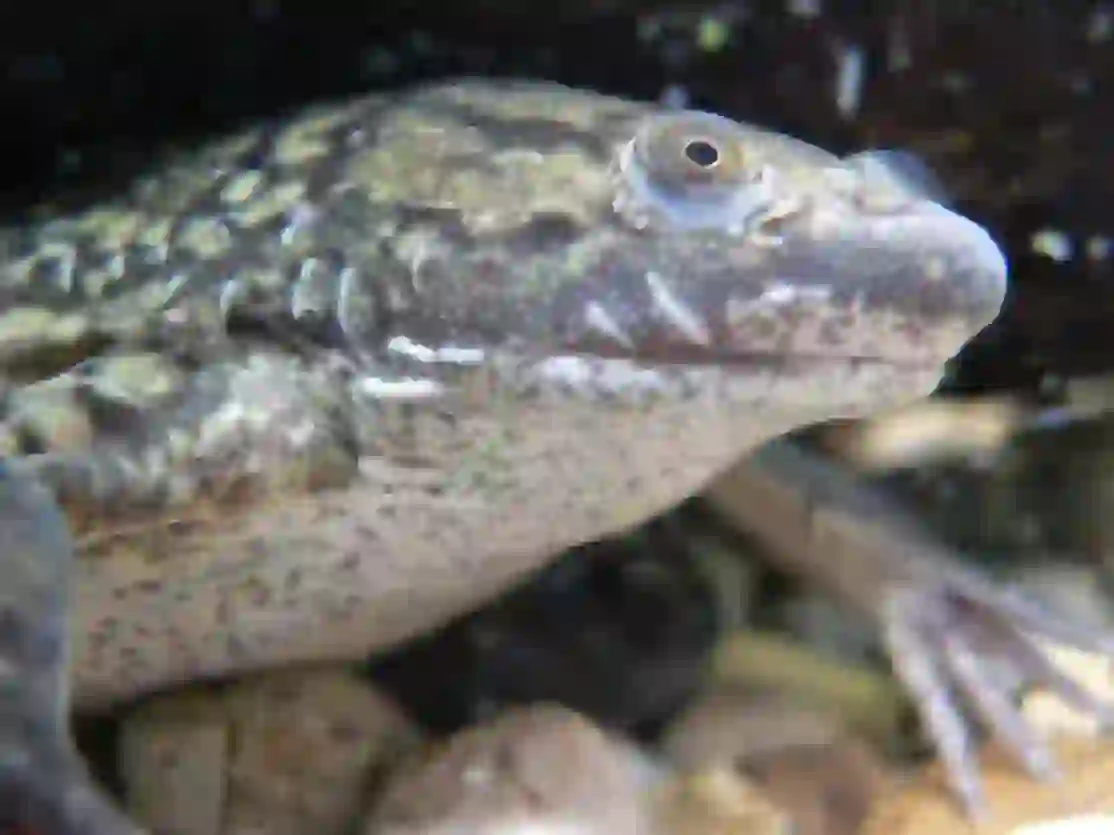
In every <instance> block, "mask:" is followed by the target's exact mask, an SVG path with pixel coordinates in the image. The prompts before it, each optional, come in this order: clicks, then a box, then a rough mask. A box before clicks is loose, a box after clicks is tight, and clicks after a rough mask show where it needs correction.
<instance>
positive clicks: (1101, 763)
mask: <svg viewBox="0 0 1114 835" xmlns="http://www.w3.org/2000/svg"><path fill="white" fill-rule="evenodd" d="M1055 753H1056V757H1057V762H1058V764H1059V765H1060V768H1061V770H1062V771H1063V777H1062V779H1060V780H1058V781H1055V782H1051V783H1047V784H1042V783H1038V782H1035V781H1034V780H1033V779H1032V778H1030V777H1028V776H1027V775H1026V774H1025V773H1024V772H1023V771H1021V770H1020V769H1019V768H1018V767H1017V765H1016V764H1015V763H1014V762H1013V761H1012V760H1010V759H1009V758H1007V757H1006V756H1004V755H1003V754H1002V753H1001V752H1000V751H998V750H996V749H991V750H990V751H988V752H986V753H985V754H984V756H983V758H982V759H983V779H984V789H985V792H986V797H987V801H988V804H989V806H990V811H989V813H988V814H987V815H986V816H985V819H984V820H982V821H980V822H979V824H978V826H977V827H975V826H974V825H973V824H972V822H971V821H970V820H969V819H968V818H967V817H966V816H965V815H964V813H963V811H962V809H961V808H960V807H959V805H958V804H957V803H956V800H955V798H954V796H953V795H952V794H951V793H950V792H948V791H947V790H946V789H945V787H944V784H943V782H942V780H941V779H940V771H939V766H938V765H933V766H931V767H929V768H927V769H926V770H925V771H924V772H923V773H922V774H921V775H919V776H918V777H917V779H915V780H913V781H911V782H910V783H909V784H908V785H907V786H905V787H904V788H902V789H901V790H900V791H897V792H895V793H893V794H891V795H887V796H885V797H883V798H882V799H881V800H880V802H879V803H878V805H877V806H876V808H875V809H874V810H873V811H872V814H871V815H870V818H869V820H868V822H867V824H866V825H865V826H864V827H863V830H862V835H970V833H974V834H975V835H1106V833H1109V832H1114V743H1112V742H1111V741H1110V740H1104V741H1102V742H1098V743H1096V742H1094V741H1084V740H1079V739H1074V740H1069V739H1064V740H1062V741H1061V742H1059V743H1058V744H1056V746H1055ZM1096 824H1099V827H1098V828H1096ZM1103 826H1105V827H1106V828H1103Z"/></svg>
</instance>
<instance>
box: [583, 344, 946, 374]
mask: <svg viewBox="0 0 1114 835" xmlns="http://www.w3.org/2000/svg"><path fill="white" fill-rule="evenodd" d="M582 356H586V357H588V356H591V357H595V358H598V359H601V360H621V361H626V362H629V363H633V364H636V365H640V366H644V367H654V368H661V369H668V368H709V369H711V368H716V369H721V370H725V371H729V372H732V373H738V374H746V373H748V372H753V371H755V370H762V371H767V372H768V371H770V370H772V369H784V370H785V371H787V372H792V371H808V372H810V373H812V372H815V370H816V369H817V368H823V367H831V368H835V367H839V368H848V367H850V368H852V369H855V368H864V369H865V368H870V367H875V368H889V369H893V370H908V371H910V372H916V373H923V372H925V371H929V370H933V369H937V368H940V367H942V366H943V365H944V364H945V363H946V362H948V361H949V360H950V359H951V358H952V356H953V354H946V355H945V354H932V353H931V352H923V353H917V354H912V353H911V354H907V355H905V356H885V355H882V354H867V353H850V352H849V353H839V352H837V351H832V352H827V353H823V352H820V351H801V350H789V351H774V350H739V351H726V352H709V351H706V350H695V349H686V348H683V347H677V346H671V347H670V348H669V350H667V351H653V350H651V351H629V352H626V351H616V350H605V351H592V352H591V353H587V354H582Z"/></svg>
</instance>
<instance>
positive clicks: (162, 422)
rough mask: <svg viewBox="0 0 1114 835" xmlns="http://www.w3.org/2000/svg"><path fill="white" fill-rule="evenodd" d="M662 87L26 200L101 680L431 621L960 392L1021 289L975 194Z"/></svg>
mask: <svg viewBox="0 0 1114 835" xmlns="http://www.w3.org/2000/svg"><path fill="white" fill-rule="evenodd" d="M655 112H656V111H655V108H653V107H651V106H649V105H642V104H636V103H631V102H625V101H621V100H617V99H613V98H607V97H603V96H599V95H595V94H592V93H585V92H577V91H572V90H568V89H566V88H562V87H558V86H554V85H547V84H529V83H496V82H492V81H474V82H470V81H462V82H455V83H451V84H446V85H439V86H435V87H429V88H421V89H418V90H413V91H410V92H407V93H404V94H400V95H397V96H391V97H387V96H383V97H369V98H364V99H360V100H357V101H354V102H350V103H347V104H342V105H331V106H327V107H323V108H318V109H315V110H311V111H309V112H305V113H300V114H294V115H292V116H287V117H283V118H281V119H278V120H276V121H275V122H274V124H272V125H267V126H261V127H259V128H256V129H253V130H249V131H246V132H244V133H243V134H242V135H239V136H236V137H233V138H231V139H229V140H228V141H225V142H222V143H219V144H216V145H213V146H210V147H207V148H204V149H201V150H199V151H196V150H195V151H191V152H189V153H188V154H186V155H184V156H177V157H174V158H171V159H170V160H168V161H166V162H164V163H163V164H161V165H160V166H158V167H156V168H154V169H152V171H151V173H150V175H149V176H147V177H146V178H144V179H141V180H139V181H138V182H136V183H135V184H134V186H133V187H132V188H131V190H130V191H128V192H127V193H125V194H122V195H121V196H120V197H119V198H118V199H117V200H115V201H114V202H110V203H105V204H102V205H98V206H96V207H93V208H90V209H88V210H86V211H84V212H83V213H79V214H71V215H66V216H58V215H57V214H56V213H54V210H52V209H50V208H49V207H47V208H44V209H43V210H42V212H41V214H38V215H36V216H35V217H34V218H32V219H31V220H29V221H27V222H26V223H23V224H22V225H19V226H12V227H8V228H5V229H2V230H0V449H3V450H4V451H6V453H7V455H8V456H9V460H10V462H11V466H12V467H13V468H15V469H16V470H18V472H20V473H26V474H29V475H32V476H33V477H35V478H37V479H38V480H39V481H40V482H41V483H43V484H45V485H46V486H48V487H50V488H51V489H52V490H53V492H54V493H55V494H56V495H57V497H58V498H59V500H60V503H61V505H62V507H63V509H64V510H65V512H66V514H67V515H68V517H69V520H70V522H71V525H72V529H73V531H74V533H75V536H76V539H77V543H78V571H77V576H76V584H75V589H76V616H75V618H74V624H73V637H74V641H75V646H74V654H73V664H72V669H73V684H74V700H75V702H76V704H77V706H78V707H79V708H80V707H87V706H99V705H104V704H105V703H108V702H111V701H114V700H118V699H121V698H125V697H130V696H134V695H136V694H139V693H142V692H146V691H149V690H151V689H153V688H156V687H161V686H166V685H170V684H174V683H176V682H181V681H185V680H189V679H194V678H198V677H206V676H213V675H219V674H224V673H230V672H235V671H244V670H248V669H253V668H262V667H267V666H272V665H276V664H281V663H287V662H293V661H305V660H314V659H317V660H319V659H326V658H351V657H356V656H359V655H362V654H364V653H366V652H368V651H369V650H374V649H377V648H383V647H387V646H390V645H392V644H394V643H397V642H399V641H401V640H403V639H405V638H408V637H410V636H413V635H415V634H417V633H419V632H421V631H423V630H428V629H430V628H432V627H434V626H436V625H437V624H439V623H441V622H443V621H444V620H446V619H447V618H449V617H451V616H453V615H455V614H458V613H460V612H462V611H464V610H467V609H468V608H470V607H473V606H475V605H477V604H479V603H481V602H483V601H484V600H485V599H488V598H490V597H491V596H492V595H494V594H496V593H497V592H499V591H501V590H503V589H505V588H506V587H507V586H509V585H510V584H512V583H513V582H515V581H516V580H518V579H520V578H521V577H522V576H523V575H525V574H526V573H527V572H529V571H531V570H533V569H535V568H537V567H538V566H539V565H541V564H542V563H543V562H544V561H545V560H547V559H548V558H549V557H550V556H551V555H553V554H554V553H556V552H557V551H559V550H560V549H562V548H564V547H567V546H570V545H573V544H575V543H579V542H581V541H584V540H589V539H592V538H595V537H599V536H601V535H604V534H608V533H612V532H616V531H619V530H622V529H624V528H626V527H629V526H632V525H634V524H636V523H638V522H640V521H642V520H644V519H646V518H647V517H649V516H651V515H652V514H655V513H657V512H659V511H662V510H664V509H666V508H667V507H669V506H670V505H672V504H673V503H675V502H677V501H679V500H681V499H683V498H685V497H686V496H688V495H691V494H692V493H694V492H695V491H698V490H699V489H700V488H701V487H702V486H703V485H704V484H705V483H707V482H708V480H709V479H710V478H712V477H713V476H715V475H716V474H717V473H719V472H720V471H722V470H723V469H724V468H725V467H726V466H728V465H729V464H730V463H731V462H733V461H734V460H736V459H737V458H738V457H739V456H740V455H741V454H742V453H744V452H745V451H746V450H747V449H749V448H751V447H753V446H754V445H756V444H758V443H759V442H761V441H763V440H766V439H768V438H771V437H773V436H776V435H779V434H781V433H783V432H785V431H787V430H789V429H792V428H795V427H797V426H799V425H802V424H806V423H810V422H814V421H817V420H821V419H824V418H829V417H834V416H847V415H859V414H864V413H868V412H872V411H876V410H879V409H883V408H886V407H889V406H891V405H895V404H898V403H902V402H905V401H907V400H910V399H913V398H917V397H920V396H923V395H925V394H927V393H928V392H929V391H930V390H931V389H932V388H933V387H934V386H935V384H936V382H937V381H938V379H939V376H940V374H941V371H942V367H943V364H944V362H945V361H946V360H947V359H948V358H949V357H950V356H951V355H952V354H954V353H955V352H956V351H957V350H958V349H959V347H960V346H961V345H962V343H963V342H964V341H965V340H966V339H968V338H969V337H970V336H972V335H973V334H974V333H976V332H977V331H978V330H980V329H981V328H982V327H983V326H984V325H985V324H986V323H987V322H989V321H990V320H991V319H992V318H993V317H994V316H995V315H996V313H997V311H998V307H999V305H1000V303H1001V300H1002V296H1003V293H1004V278H1005V275H1004V273H1005V266H1004V264H1003V262H1002V258H1001V255H1000V253H999V252H998V250H997V248H996V247H994V245H993V244H992V243H991V242H990V240H989V238H988V237H987V236H986V234H985V232H983V230H981V229H980V228H979V227H977V226H976V225H975V224H973V223H971V222H969V221H967V220H965V219H964V218H962V217H960V216H958V215H956V214H954V213H952V212H950V211H947V210H946V209H944V208H943V207H941V206H939V205H937V204H935V203H932V202H931V201H928V200H926V199H922V198H921V197H920V196H919V195H916V194H912V193H907V192H905V191H903V190H902V188H901V187H900V185H897V184H895V183H894V182H891V181H888V180H877V179H874V178H872V177H871V176H870V175H869V174H868V173H866V172H865V170H860V169H859V168H857V167H856V166H854V165H851V164H844V163H842V162H841V161H840V160H838V159H837V158H835V157H833V156H830V155H828V154H826V153H824V152H823V151H820V150H819V149H817V148H814V147H812V146H810V145H806V144H804V143H801V142H798V141H796V140H793V139H790V138H788V137H785V136H782V135H779V134H774V133H767V132H764V131H760V130H758V129H756V128H752V127H749V126H744V125H739V124H735V123H732V122H728V121H726V120H720V121H718V122H716V121H708V120H706V119H702V118H698V117H694V116H692V115H685V114H680V113H675V114H667V115H664V116H661V115H660V114H659V115H658V118H657V119H656V120H653V119H651V117H653V116H654V115H655ZM648 119H651V121H649V122H648V121H647V120H648ZM693 142H696V143H697V145H698V146H700V143H705V144H711V145H712V146H714V147H715V148H716V159H715V160H714V161H713V163H711V164H702V163H698V162H695V161H694V160H693V158H692V157H691V156H690V155H689V154H688V152H689V150H690V148H691V146H692V143H693ZM698 150H704V151H706V150H707V148H706V147H703V146H700V147H698ZM697 156H699V154H697ZM705 162H706V161H705Z"/></svg>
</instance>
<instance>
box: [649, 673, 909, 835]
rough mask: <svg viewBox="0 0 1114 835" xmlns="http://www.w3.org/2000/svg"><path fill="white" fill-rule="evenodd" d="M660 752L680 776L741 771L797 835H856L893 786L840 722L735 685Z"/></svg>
mask: <svg viewBox="0 0 1114 835" xmlns="http://www.w3.org/2000/svg"><path fill="white" fill-rule="evenodd" d="M662 747H663V750H664V752H665V754H666V756H667V757H668V758H669V760H670V761H671V762H672V763H674V764H675V765H677V766H679V767H681V768H686V769H702V768H715V767H720V768H723V767H729V768H733V769H735V770H736V771H737V772H738V773H739V774H741V775H744V776H745V777H746V778H747V779H749V780H751V781H752V782H753V783H754V785H755V786H756V787H758V788H760V789H761V790H762V791H763V792H765V794H766V796H767V797H768V798H769V799H770V800H771V801H773V802H774V803H776V804H778V805H779V806H780V808H782V809H784V810H786V812H787V813H788V815H789V817H790V818H791V819H792V821H793V831H794V833H796V835H854V833H856V832H857V830H858V828H859V826H860V825H861V824H862V822H863V820H864V819H865V817H866V815H867V813H868V812H869V810H870V808H871V806H872V805H873V802H874V800H875V797H876V796H877V795H878V793H879V792H880V791H882V790H883V789H884V787H885V786H886V784H887V780H888V777H887V774H886V769H885V767H884V765H883V764H882V761H881V759H880V758H879V757H878V755H877V754H876V753H875V752H874V751H873V750H871V749H870V748H869V747H868V746H867V745H866V744H864V743H863V742H862V741H860V740H859V739H857V738H855V737H854V736H853V735H851V734H850V733H849V732H848V731H846V730H845V728H844V727H843V726H842V725H841V724H840V722H839V721H838V720H836V719H835V718H833V717H831V716H829V715H826V714H824V713H823V712H820V711H818V710H815V709H811V708H809V707H805V706H803V705H800V704H794V703H793V702H792V701H791V700H786V699H785V698H784V697H782V696H778V695H774V694H755V693H753V692H751V691H749V690H747V689H745V688H741V687H733V686H731V685H721V686H718V687H715V688H713V689H711V690H709V691H708V692H707V693H705V694H704V695H703V696H702V697H701V698H699V699H698V700H697V701H696V702H695V703H694V704H693V705H692V706H691V707H690V708H689V709H688V710H687V711H685V712H684V713H683V714H682V715H681V716H679V717H678V718H677V719H676V720H675V721H674V722H673V723H672V724H671V725H670V726H669V728H667V730H666V733H665V735H664V737H663V740H662Z"/></svg>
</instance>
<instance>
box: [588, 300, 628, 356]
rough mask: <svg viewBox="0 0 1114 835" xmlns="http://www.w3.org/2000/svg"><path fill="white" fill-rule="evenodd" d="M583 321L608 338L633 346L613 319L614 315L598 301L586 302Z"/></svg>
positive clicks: (626, 345)
mask: <svg viewBox="0 0 1114 835" xmlns="http://www.w3.org/2000/svg"><path fill="white" fill-rule="evenodd" d="M584 321H585V322H587V323H588V326H589V327H591V328H592V329H594V330H596V331H598V332H599V333H601V334H603V335H604V336H606V337H607V338H608V339H611V340H613V341H615V342H617V343H619V344H620V345H622V346H623V347H625V348H633V347H634V343H633V342H632V341H631V338H630V337H629V336H628V335H627V334H626V332H624V331H623V329H622V328H621V327H620V326H619V323H618V322H617V321H615V317H613V316H612V315H611V314H610V313H608V311H607V308H605V307H604V306H603V305H602V304H600V303H599V302H595V301H593V302H588V304H587V305H586V306H585V308H584Z"/></svg>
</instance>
